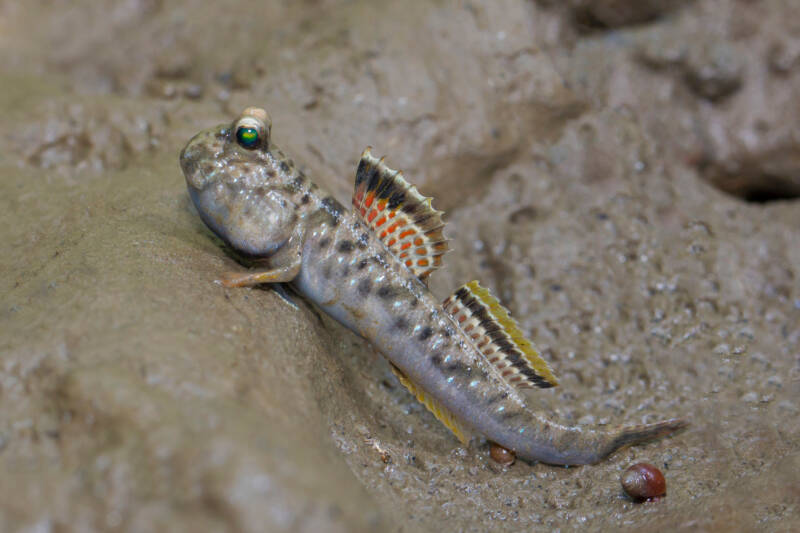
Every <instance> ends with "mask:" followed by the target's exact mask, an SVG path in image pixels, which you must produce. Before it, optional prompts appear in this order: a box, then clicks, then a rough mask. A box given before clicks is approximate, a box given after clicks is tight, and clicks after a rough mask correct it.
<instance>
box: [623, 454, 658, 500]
mask: <svg viewBox="0 0 800 533" xmlns="http://www.w3.org/2000/svg"><path fill="white" fill-rule="evenodd" d="M620 482H621V483H622V488H623V489H625V492H626V493H627V494H628V496H630V497H631V498H633V499H634V500H636V501H638V502H641V501H645V500H650V499H653V498H658V497H659V496H663V495H664V494H666V493H667V481H666V480H665V479H664V474H662V473H661V471H660V470H659V469H658V468H656V467H655V466H653V465H651V464H648V463H637V464H635V465H633V466H631V467H630V468H628V469H627V470H626V471H625V472H624V473H623V474H622V477H621V478H620Z"/></svg>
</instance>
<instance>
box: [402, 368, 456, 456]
mask: <svg viewBox="0 0 800 533" xmlns="http://www.w3.org/2000/svg"><path fill="white" fill-rule="evenodd" d="M391 367H392V372H394V375H395V376H397V379H399V380H400V383H402V384H403V385H404V386H405V388H407V389H408V391H409V392H410V393H411V394H413V395H414V396H415V397H416V398H417V400H419V402H420V403H421V404H422V405H424V406H425V407H427V408H428V411H430V412H431V413H433V416H435V417H436V419H437V420H438V421H439V422H441V423H442V424H444V425H445V426H447V429H449V430H450V431H452V432H453V434H454V435H455V436H456V438H458V440H460V441H461V444H463V445H465V446H466V445H467V444H468V443H469V439H470V435H469V432H468V431H467V429H466V428H465V427H464V426H463V425H462V424H461V423H460V422H459V421H458V419H457V418H456V417H455V415H453V413H451V412H450V411H448V410H447V409H446V408H445V407H444V406H442V404H440V403H439V402H438V401H437V400H436V399H435V398H433V397H432V396H431V395H430V394H428V393H427V392H425V391H424V390H422V388H421V387H418V386H417V385H416V384H415V383H414V382H413V381H411V380H410V379H408V378H407V377H406V375H405V374H403V372H402V371H401V370H400V369H399V368H397V367H396V366H394V365H391Z"/></svg>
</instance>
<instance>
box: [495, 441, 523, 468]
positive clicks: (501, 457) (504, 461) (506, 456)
mask: <svg viewBox="0 0 800 533" xmlns="http://www.w3.org/2000/svg"><path fill="white" fill-rule="evenodd" d="M489 455H490V456H491V458H492V459H494V460H495V462H497V463H500V464H501V465H503V466H511V465H513V464H514V461H516V460H517V454H515V453H514V452H512V451H511V450H509V449H506V448H503V447H502V446H500V445H499V444H495V443H494V442H493V443H491V444H490V446H489Z"/></svg>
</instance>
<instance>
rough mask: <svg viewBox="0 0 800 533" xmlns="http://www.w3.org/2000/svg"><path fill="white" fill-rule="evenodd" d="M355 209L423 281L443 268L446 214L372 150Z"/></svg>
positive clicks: (361, 169) (364, 161)
mask: <svg viewBox="0 0 800 533" xmlns="http://www.w3.org/2000/svg"><path fill="white" fill-rule="evenodd" d="M353 209H355V211H356V212H357V213H358V214H359V216H360V217H361V219H362V220H363V221H364V222H366V223H367V225H368V226H369V227H370V228H371V229H372V231H373V232H374V233H375V235H377V236H378V237H379V238H380V240H381V241H382V242H383V244H385V245H386V247H387V248H389V250H390V251H391V252H392V253H393V254H394V255H395V256H396V257H397V258H398V259H399V260H400V261H401V262H402V263H403V264H404V265H405V266H406V267H408V268H409V269H410V270H411V271H412V272H413V273H414V275H415V276H417V277H418V278H419V279H421V280H424V279H425V278H427V277H428V276H429V275H430V274H431V272H433V271H434V270H436V269H437V268H439V267H440V266H441V264H442V255H444V253H445V252H446V251H447V240H446V239H445V238H444V235H443V234H442V229H443V228H444V222H442V211H437V210H436V209H434V208H433V207H432V206H431V199H430V198H428V197H425V196H422V195H421V194H420V193H419V191H418V190H417V188H416V187H414V186H413V185H411V184H410V183H408V182H407V181H406V180H405V179H403V173H402V172H399V171H397V170H392V169H391V168H389V167H387V166H386V165H385V164H384V163H383V159H377V158H375V157H373V156H372V154H371V153H370V149H369V148H367V149H366V150H364V153H363V154H361V162H360V163H359V164H358V171H357V172H356V186H355V191H354V192H353Z"/></svg>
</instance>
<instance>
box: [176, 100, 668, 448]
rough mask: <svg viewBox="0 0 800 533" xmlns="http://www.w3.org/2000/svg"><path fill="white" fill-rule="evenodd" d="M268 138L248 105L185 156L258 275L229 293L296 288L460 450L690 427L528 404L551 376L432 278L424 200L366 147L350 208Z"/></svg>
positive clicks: (616, 439)
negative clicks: (570, 417) (588, 416)
mask: <svg viewBox="0 0 800 533" xmlns="http://www.w3.org/2000/svg"><path fill="white" fill-rule="evenodd" d="M270 130H271V122H270V120H269V117H268V115H267V114H266V112H265V111H263V110H261V109H257V108H249V109H247V110H245V111H244V113H243V114H242V115H241V116H240V117H239V118H237V119H236V120H235V121H234V122H233V123H232V124H231V125H223V126H218V127H216V128H211V129H209V130H206V131H203V132H201V133H199V134H198V135H196V136H195V137H194V138H193V139H192V140H191V141H189V143H188V144H187V146H186V147H185V148H184V150H183V151H182V152H181V167H182V168H183V171H184V174H185V176H186V181H187V185H188V188H189V193H190V196H191V197H192V200H193V202H194V204H195V206H196V207H197V209H198V212H199V213H200V216H201V217H202V218H203V220H204V221H205V222H206V224H207V225H208V226H209V227H210V228H211V229H212V230H213V231H214V232H215V233H216V234H217V235H219V236H220V237H221V238H222V239H223V240H224V241H225V242H226V243H228V244H229V245H230V246H231V247H233V248H234V249H236V250H237V251H238V252H239V253H241V254H242V255H244V256H247V257H249V258H250V259H252V260H255V262H256V264H257V265H258V266H259V268H260V269H259V270H253V271H249V272H245V273H241V274H228V275H226V276H225V277H224V278H223V279H222V283H223V284H224V285H226V286H248V285H255V284H258V283H276V282H288V283H291V284H293V286H294V287H295V289H296V290H297V291H298V292H299V293H301V294H302V295H304V296H305V297H306V298H308V299H309V300H312V301H313V302H315V303H316V304H317V305H318V306H319V307H320V308H321V309H322V310H324V311H325V312H326V313H328V314H329V315H330V316H332V317H333V318H335V319H336V320H337V321H339V322H340V323H342V324H343V325H345V326H346V327H348V328H350V329H351V330H353V331H355V332H357V333H358V334H359V335H361V336H362V337H364V338H366V339H367V340H369V341H370V343H371V344H372V345H373V346H374V347H375V349H376V350H377V351H378V352H380V353H381V354H383V356H385V357H386V358H387V359H388V360H389V361H390V363H391V364H392V368H393V369H394V371H395V373H396V374H397V376H398V378H399V379H400V381H401V382H402V383H403V384H404V385H405V386H406V387H408V388H409V390H411V392H412V393H414V394H415V395H416V396H417V398H418V399H420V401H422V402H423V403H424V404H425V405H426V406H427V407H428V408H429V409H430V410H431V411H432V412H433V413H434V414H435V415H436V416H437V418H439V420H441V421H442V422H443V423H444V424H445V425H447V427H449V428H450V429H451V430H452V431H453V432H454V433H455V435H456V436H457V437H458V438H459V439H461V440H462V441H464V442H466V441H467V440H468V439H469V438H470V436H471V435H475V434H477V435H481V436H483V437H485V438H487V439H489V440H490V441H492V442H495V443H497V444H499V445H500V446H502V447H504V448H507V449H509V450H513V451H514V452H515V453H516V454H517V455H518V456H519V457H522V458H524V459H527V460H538V461H543V462H547V463H552V464H585V463H594V462H597V461H599V460H601V459H603V458H605V457H606V456H608V455H609V454H611V453H612V452H614V451H615V450H617V449H618V448H620V447H622V446H625V445H629V444H634V443H638V442H641V441H644V440H649V439H652V438H656V437H659V436H661V435H665V434H667V433H670V432H672V431H674V430H676V429H678V428H680V427H682V426H683V425H684V423H683V422H682V421H681V420H676V419H673V420H668V421H665V422H660V423H656V424H650V425H645V426H632V427H623V428H620V429H617V430H612V431H601V430H594V429H587V428H582V427H567V426H563V425H560V424H556V423H553V422H551V421H549V420H548V419H547V418H545V417H544V416H543V415H541V414H539V413H537V412H536V411H535V410H532V409H531V408H530V407H529V406H528V405H527V402H528V401H529V400H528V398H526V396H523V395H522V394H521V389H523V388H526V387H529V388H535V387H551V386H554V385H556V380H555V377H554V376H553V374H552V372H551V371H550V369H549V367H548V366H547V364H546V363H545V361H544V360H543V359H542V358H541V357H540V356H539V354H538V352H537V351H536V349H535V347H534V346H533V345H532V343H530V342H529V341H527V340H526V339H525V338H524V337H523V336H522V333H521V332H520V331H519V328H518V327H517V325H516V323H515V322H514V321H513V319H511V317H510V316H509V315H508V312H507V311H506V310H505V308H503V307H502V305H500V303H499V302H498V301H497V300H496V299H494V297H493V296H492V295H491V294H489V292H488V291H487V290H486V289H484V288H482V287H480V285H479V284H478V283H477V282H472V283H469V284H467V285H464V286H463V287H462V288H460V289H459V290H458V291H456V292H455V293H454V294H453V295H452V296H451V297H450V298H448V299H446V300H445V301H444V303H442V302H440V301H439V300H437V299H436V298H435V297H434V296H433V294H432V293H431V292H430V291H429V290H428V287H427V285H426V284H425V279H426V277H427V276H428V275H429V274H430V273H431V272H432V271H433V270H434V269H435V268H437V267H438V266H440V265H441V262H442V255H443V254H444V252H445V251H446V249H447V243H446V240H445V239H444V238H443V236H442V228H443V223H442V221H441V213H440V212H439V211H436V210H435V209H433V208H432V207H431V201H430V199H429V198H425V197H424V196H422V195H420V194H419V192H418V191H417V190H416V188H415V187H413V186H411V185H410V184H408V183H407V182H406V181H405V180H404V179H403V177H402V175H401V173H399V172H396V171H394V170H391V169H390V168H388V167H387V166H386V165H385V164H384V163H383V160H378V159H376V158H374V157H372V155H371V154H370V153H369V150H367V151H365V153H364V154H363V155H362V159H361V162H360V164H359V167H358V170H357V173H356V187H355V193H354V195H353V210H348V209H345V208H344V206H342V204H340V203H339V202H338V201H336V200H335V199H334V198H333V197H331V196H330V195H329V194H328V193H327V192H325V191H323V190H322V189H320V188H319V187H317V186H316V185H315V184H314V183H312V182H311V181H310V180H309V179H308V178H307V177H306V176H305V175H304V174H303V173H302V172H301V171H299V170H298V169H297V168H296V166H295V164H294V163H293V161H292V160H291V159H290V158H288V157H287V156H286V155H285V154H284V153H283V152H282V151H281V150H280V149H279V148H278V147H277V146H275V145H274V144H273V143H272V142H271V139H270V133H271V131H270ZM262 267H263V268H262Z"/></svg>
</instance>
